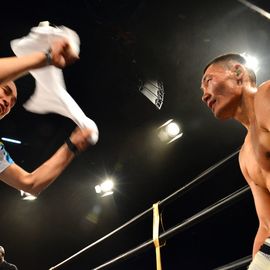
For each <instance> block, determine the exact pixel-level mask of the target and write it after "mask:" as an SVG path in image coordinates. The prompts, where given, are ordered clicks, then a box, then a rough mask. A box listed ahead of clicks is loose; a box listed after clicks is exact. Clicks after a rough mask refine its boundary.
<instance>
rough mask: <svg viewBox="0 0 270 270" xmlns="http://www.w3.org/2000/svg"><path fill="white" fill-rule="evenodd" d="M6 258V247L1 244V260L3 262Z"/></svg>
mask: <svg viewBox="0 0 270 270" xmlns="http://www.w3.org/2000/svg"><path fill="white" fill-rule="evenodd" d="M4 258H5V249H4V248H3V247H2V246H0V262H3V261H4Z"/></svg>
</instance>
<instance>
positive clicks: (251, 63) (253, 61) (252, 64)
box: [241, 53, 259, 73]
mask: <svg viewBox="0 0 270 270" xmlns="http://www.w3.org/2000/svg"><path fill="white" fill-rule="evenodd" d="M241 56H243V57H244V58H245V60H246V64H245V66H246V67H248V68H250V69H252V70H253V71H254V72H255V73H256V72H257V71H258V70H259V61H258V59H257V58H256V57H254V56H251V55H249V54H247V53H242V54H241Z"/></svg>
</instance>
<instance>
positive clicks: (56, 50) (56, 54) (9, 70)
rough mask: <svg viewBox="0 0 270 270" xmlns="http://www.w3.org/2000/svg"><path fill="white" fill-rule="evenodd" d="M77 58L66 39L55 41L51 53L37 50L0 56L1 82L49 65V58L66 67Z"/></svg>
mask: <svg viewBox="0 0 270 270" xmlns="http://www.w3.org/2000/svg"><path fill="white" fill-rule="evenodd" d="M48 57H49V58H50V59H48ZM76 59H78V56H77V55H75V54H74V52H73V50H72V49H71V47H70V45H69V43H68V42H67V40H65V39H59V40H56V41H55V42H53V44H52V45H51V51H50V53H49V54H46V52H35V53H32V54H29V55H25V56H20V57H16V56H13V57H6V58H0V84H5V83H6V82H8V81H11V80H15V79H17V78H18V77H21V76H23V75H24V74H25V73H27V72H28V71H29V70H31V69H36V68H41V67H44V66H46V65H48V60H49V62H50V63H51V64H52V65H54V66H56V67H59V68H64V67H65V66H66V65H68V64H70V63H72V62H74V61H75V60H76Z"/></svg>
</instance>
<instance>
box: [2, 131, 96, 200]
mask: <svg viewBox="0 0 270 270" xmlns="http://www.w3.org/2000/svg"><path fill="white" fill-rule="evenodd" d="M90 134H91V131H90V130H89V129H83V130H81V129H79V128H77V129H76V130H75V131H74V132H73V133H72V134H71V137H70V140H71V141H72V143H73V144H74V145H75V146H76V147H77V149H78V151H80V152H81V151H84V150H85V149H86V148H87V147H88V146H89V140H88V138H89V136H90ZM74 156H75V154H74V153H73V152H72V151H71V150H70V149H69V147H68V146H67V144H64V145H62V146H61V147H60V148H59V149H58V151H57V152H56V153H55V154H54V155H53V156H52V157H51V158H50V159H48V160H47V161H46V162H44V163H43V164H42V165H41V166H39V167H38V168H37V169H36V170H35V171H33V172H31V173H29V172H26V171H25V170H24V169H22V168H21V167H20V166H18V165H16V164H11V165H10V166H9V167H8V168H7V169H5V170H4V171H3V172H2V173H0V179H1V180H2V181H3V182H5V183H7V184H8V185H10V186H12V187H14V188H16V189H19V190H23V191H25V192H28V193H31V194H33V195H38V194H39V193H40V192H41V191H42V190H44V189H45V188H46V187H47V186H48V185H50V184H51V183H52V182H53V181H54V180H55V179H56V178H57V177H58V176H59V175H60V173H61V172H62V171H63V170H64V169H65V168H66V167H67V165H68V164H69V163H70V162H71V161H72V160H73V158H74Z"/></svg>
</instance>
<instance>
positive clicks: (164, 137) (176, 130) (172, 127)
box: [158, 119, 183, 144]
mask: <svg viewBox="0 0 270 270" xmlns="http://www.w3.org/2000/svg"><path fill="white" fill-rule="evenodd" d="M182 136H183V132H181V127H180V126H179V124H177V123H176V122H174V121H173V119H170V120H168V121H167V122H166V123H164V124H162V125H161V126H160V127H159V128H158V137H159V139H160V140H161V141H162V142H165V143H167V144H169V143H172V142H173V141H175V140H177V139H179V138H180V137H182Z"/></svg>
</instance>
